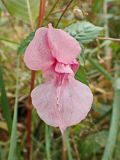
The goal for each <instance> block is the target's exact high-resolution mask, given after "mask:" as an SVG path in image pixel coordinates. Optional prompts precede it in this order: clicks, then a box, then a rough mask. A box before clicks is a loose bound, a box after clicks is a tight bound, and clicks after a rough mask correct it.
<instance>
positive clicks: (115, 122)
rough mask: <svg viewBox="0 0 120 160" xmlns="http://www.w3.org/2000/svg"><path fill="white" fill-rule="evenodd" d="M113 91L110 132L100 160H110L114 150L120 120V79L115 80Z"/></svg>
mask: <svg viewBox="0 0 120 160" xmlns="http://www.w3.org/2000/svg"><path fill="white" fill-rule="evenodd" d="M114 90H115V91H114V92H115V94H114V101H113V110H112V118H111V124H110V130H109V135H108V140H107V145H106V147H105V150H104V153H103V157H102V160H112V156H113V152H114V149H115V144H116V139H117V133H118V129H119V120H120V79H117V81H116V83H115V87H114Z"/></svg>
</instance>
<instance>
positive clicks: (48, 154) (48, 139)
mask: <svg viewBox="0 0 120 160" xmlns="http://www.w3.org/2000/svg"><path fill="white" fill-rule="evenodd" d="M45 147H46V156H47V160H51V156H50V128H49V126H48V125H45Z"/></svg>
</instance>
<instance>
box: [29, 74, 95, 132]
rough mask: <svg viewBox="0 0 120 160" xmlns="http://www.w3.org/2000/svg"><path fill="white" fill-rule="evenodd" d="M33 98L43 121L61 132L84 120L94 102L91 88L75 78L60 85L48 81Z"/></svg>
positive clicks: (39, 87) (36, 90)
mask: <svg viewBox="0 0 120 160" xmlns="http://www.w3.org/2000/svg"><path fill="white" fill-rule="evenodd" d="M71 77H72V76H71ZM59 84H61V85H59ZM31 96H32V103H33V105H34V106H35V108H36V109H37V112H38V114H39V116H40V117H41V119H42V120H43V121H45V122H46V123H47V124H48V125H51V126H54V127H57V126H59V128H60V130H61V132H63V131H64V130H65V129H66V128H67V127H68V126H71V125H75V124H77V123H79V122H80V121H81V120H83V119H84V118H85V117H86V115H87V113H88V112H89V110H90V108H91V105H92V101H93V96H92V93H91V91H90V89H89V87H88V86H86V85H84V84H83V83H81V82H79V81H77V80H75V79H74V78H73V77H72V78H69V80H66V78H65V80H64V81H63V82H62V83H61V82H60V83H59V82H58V85H56V83H55V81H48V82H46V83H44V84H42V85H41V86H38V87H37V88H35V89H34V90H33V91H32V94H31Z"/></svg>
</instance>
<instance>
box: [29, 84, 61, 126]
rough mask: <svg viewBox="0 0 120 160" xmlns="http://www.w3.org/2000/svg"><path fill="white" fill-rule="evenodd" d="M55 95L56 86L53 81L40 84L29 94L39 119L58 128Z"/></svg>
mask: <svg viewBox="0 0 120 160" xmlns="http://www.w3.org/2000/svg"><path fill="white" fill-rule="evenodd" d="M56 93H57V92H56V86H55V85H54V82H53V81H47V82H46V83H44V84H41V85H40V86H38V87H36V88H35V89H34V90H33V91H32V93H31V97H32V103H33V105H34V107H35V108H36V110H37V113H38V115H39V116H40V118H41V119H42V120H43V121H45V122H46V123H47V124H48V125H51V126H54V127H58V126H59V115H58V110H57V104H56V102H57V96H56Z"/></svg>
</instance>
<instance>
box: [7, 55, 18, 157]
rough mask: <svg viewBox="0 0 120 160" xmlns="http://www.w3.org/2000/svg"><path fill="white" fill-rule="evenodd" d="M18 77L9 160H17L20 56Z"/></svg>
mask: <svg viewBox="0 0 120 160" xmlns="http://www.w3.org/2000/svg"><path fill="white" fill-rule="evenodd" d="M16 65H17V66H16V67H17V75H16V90H15V105H14V115H13V123H12V132H11V138H10V149H9V154H8V160H15V157H16V155H15V153H16V148H17V117H18V92H19V87H18V86H19V76H20V73H19V67H20V55H17V64H16Z"/></svg>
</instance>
